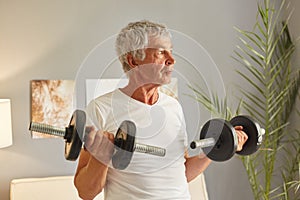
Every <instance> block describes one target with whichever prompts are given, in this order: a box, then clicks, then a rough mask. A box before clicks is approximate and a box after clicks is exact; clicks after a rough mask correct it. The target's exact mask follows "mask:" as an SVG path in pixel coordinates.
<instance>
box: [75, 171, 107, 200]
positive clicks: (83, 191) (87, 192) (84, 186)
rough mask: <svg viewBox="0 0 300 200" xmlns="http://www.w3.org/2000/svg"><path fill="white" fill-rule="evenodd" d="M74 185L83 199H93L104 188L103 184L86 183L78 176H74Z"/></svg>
mask: <svg viewBox="0 0 300 200" xmlns="http://www.w3.org/2000/svg"><path fill="white" fill-rule="evenodd" d="M74 185H75V188H76V189H77V193H78V196H79V197H80V198H81V199H83V200H93V199H94V198H95V197H96V196H97V195H98V194H99V193H101V192H102V191H103V188H104V185H102V184H100V185H97V184H92V183H84V182H83V181H80V179H78V177H76V176H75V178H74Z"/></svg>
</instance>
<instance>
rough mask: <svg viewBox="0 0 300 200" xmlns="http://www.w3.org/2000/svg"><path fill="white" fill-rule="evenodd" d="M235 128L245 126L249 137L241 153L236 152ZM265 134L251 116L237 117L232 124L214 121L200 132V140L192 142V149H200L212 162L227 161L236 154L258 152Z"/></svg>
mask: <svg viewBox="0 0 300 200" xmlns="http://www.w3.org/2000/svg"><path fill="white" fill-rule="evenodd" d="M235 126H243V131H244V132H245V133H246V134H247V136H248V139H247V141H246V143H245V144H244V145H243V149H242V150H241V151H236V149H237V145H238V141H237V140H238V139H237V135H236V132H235V129H234V127H235ZM264 132H265V131H264V129H263V128H261V127H260V126H259V124H258V123H256V122H255V121H254V120H253V119H252V118H251V117H250V116H245V115H240V116H236V117H234V118H232V119H231V120H230V122H228V121H226V120H224V119H212V120H209V121H208V122H206V123H205V125H204V126H203V127H202V129H201V132H200V139H199V140H195V141H192V142H191V144H190V147H191V148H192V149H195V148H198V147H200V148H201V149H202V150H203V152H204V153H205V154H206V155H207V157H209V158H210V159H211V160H214V161H225V160H228V159H230V158H231V157H232V156H233V155H234V154H235V153H237V154H240V155H250V154H252V153H254V152H256V151H257V150H258V149H259V147H260V145H261V143H262V137H263V135H264Z"/></svg>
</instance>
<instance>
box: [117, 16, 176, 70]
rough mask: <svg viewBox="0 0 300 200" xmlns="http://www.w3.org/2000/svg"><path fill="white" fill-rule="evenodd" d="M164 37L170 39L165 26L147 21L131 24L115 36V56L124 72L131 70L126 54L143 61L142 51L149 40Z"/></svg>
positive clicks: (143, 53)
mask: <svg viewBox="0 0 300 200" xmlns="http://www.w3.org/2000/svg"><path fill="white" fill-rule="evenodd" d="M166 36H167V37H169V38H171V33H170V32H169V30H168V29H167V27H166V26H165V25H163V24H158V23H155V22H151V21H148V20H142V21H137V22H132V23H129V24H128V25H127V26H126V27H124V28H123V29H122V30H121V31H120V33H119V34H118V35H117V38H116V43H115V48H116V51H117V55H118V57H119V60H120V62H121V64H122V66H123V70H124V72H127V71H129V70H130V69H131V68H130V66H129V64H128V61H127V55H128V54H132V56H133V57H134V58H137V59H140V60H143V59H144V58H145V52H144V49H145V47H147V45H148V43H149V38H150V37H151V38H159V37H166Z"/></svg>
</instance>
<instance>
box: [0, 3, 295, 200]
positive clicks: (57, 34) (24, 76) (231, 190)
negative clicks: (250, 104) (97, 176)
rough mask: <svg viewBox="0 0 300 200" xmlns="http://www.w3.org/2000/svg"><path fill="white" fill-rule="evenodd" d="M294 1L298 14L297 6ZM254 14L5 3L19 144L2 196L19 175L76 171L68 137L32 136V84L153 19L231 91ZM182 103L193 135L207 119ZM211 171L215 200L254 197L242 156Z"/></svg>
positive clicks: (5, 168)
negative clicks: (238, 52) (195, 51)
mask: <svg viewBox="0 0 300 200" xmlns="http://www.w3.org/2000/svg"><path fill="white" fill-rule="evenodd" d="M292 2H293V4H294V5H296V6H297V8H299V9H300V5H299V1H296V0H293V1H292ZM255 16H256V1H248V0H227V1H217V0H213V1H198V0H188V1H181V0H165V1H156V0H153V1H139V0H131V1H128V0H127V1H117V0H110V1H103V0H101V1H100V0H99V1H96V0H91V1H88V2H87V1H80V0H64V1H58V0H57V1H38V0H35V1H34V0H27V1H9V0H1V1H0V27H1V33H0V58H1V59H0V69H1V73H0V97H1V98H3V97H8V98H11V100H12V117H13V145H12V146H11V147H8V148H4V149H0V160H1V165H0V198H1V199H2V200H8V199H9V183H10V181H11V180H12V179H14V178H24V177H43V176H54V175H70V174H74V171H75V168H76V162H69V161H65V160H64V157H63V148H64V142H63V141H62V140H60V139H35V140H33V139H31V136H30V133H29V131H28V124H29V122H30V90H29V88H30V87H29V81H30V80H32V79H75V78H76V74H77V71H78V70H79V68H80V65H81V63H82V62H83V60H84V58H85V57H86V56H87V55H88V54H89V52H90V51H91V50H92V49H93V48H94V47H95V46H96V45H98V44H99V43H101V42H102V41H104V40H106V39H107V38H109V37H110V36H112V35H114V34H116V33H117V32H118V31H119V30H120V28H121V27H123V26H125V25H126V24H127V23H128V22H130V21H134V20H140V19H151V20H155V21H159V22H163V23H165V24H167V25H168V26H169V27H170V28H171V29H173V30H177V31H179V32H182V33H184V34H186V35H187V36H189V37H191V38H193V39H194V40H195V41H197V42H198V43H200V44H201V45H202V46H203V47H204V48H205V49H206V50H207V52H208V53H209V54H210V56H211V58H212V59H213V61H214V62H215V63H216V65H217V67H218V70H219V71H220V74H221V75H222V79H223V80H222V81H223V83H222V84H224V85H225V87H226V88H232V87H231V86H232V85H233V83H236V82H238V80H239V78H238V76H237V75H236V74H235V73H233V71H232V70H233V69H234V66H235V65H236V63H235V62H233V60H232V59H231V58H230V56H231V55H232V52H233V50H234V48H235V45H236V44H237V39H236V35H237V34H236V32H235V31H234V29H233V27H234V26H237V27H240V28H243V29H251V28H252V26H253V24H254V21H255ZM299 17H300V16H299V12H298V13H297V12H295V13H294V18H293V20H294V21H293V22H292V24H293V28H292V31H294V35H300V30H299V26H297V25H296V21H297V20H295V19H299ZM298 52H299V51H298ZM100 58H101V57H100ZM179 60H180V59H179ZM296 62H298V63H299V61H297V60H296ZM181 63H184V62H183V61H179V62H178V63H177V64H178V65H177V66H178V71H179V72H180V73H184V72H186V71H185V70H184V69H182V68H180V64H181ZM99 67H102V66H99ZM180 70H181V71H180ZM187 74H188V73H187ZM119 75H120V69H119V68H118V67H116V68H113V67H112V68H109V69H108V72H107V74H106V76H107V77H115V76H119ZM185 78H187V77H185ZM181 100H182V104H183V107H184V110H185V113H186V118H187V119H186V120H187V125H188V129H189V131H190V132H192V131H194V130H193V129H194V127H195V124H194V122H195V118H196V122H197V121H201V122H204V121H206V120H207V119H208V118H206V117H205V115H201V119H200V117H199V116H194V115H192V114H190V112H189V111H190V110H193V108H194V106H196V107H197V105H195V103H192V102H190V100H187V98H185V97H184V95H182V99H181ZM196 127H197V126H196ZM205 174H206V179H207V187H208V192H209V196H210V199H211V200H221V199H222V200H227V199H228V200H229V199H230V200H233V199H236V200H239V199H244V200H248V199H249V200H251V199H253V197H252V194H251V190H250V186H249V183H248V180H247V177H246V173H245V170H244V168H243V166H242V163H241V161H240V160H239V159H238V158H233V159H231V160H230V161H227V162H224V163H213V164H211V165H210V167H209V168H208V169H207V170H206V172H205Z"/></svg>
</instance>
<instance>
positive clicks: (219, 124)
mask: <svg viewBox="0 0 300 200" xmlns="http://www.w3.org/2000/svg"><path fill="white" fill-rule="evenodd" d="M205 138H214V139H215V141H216V144H215V145H214V146H211V147H205V148H202V150H203V152H204V153H205V154H206V155H207V157H209V158H210V159H211V160H214V161H226V160H229V159H230V158H231V157H232V156H233V155H234V153H235V151H236V148H237V138H236V135H235V132H234V129H233V127H232V126H231V124H230V123H229V122H228V121H226V120H223V119H212V120H209V121H208V122H206V123H205V125H204V126H203V128H202V129H201V133H200V140H202V139H205Z"/></svg>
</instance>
